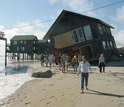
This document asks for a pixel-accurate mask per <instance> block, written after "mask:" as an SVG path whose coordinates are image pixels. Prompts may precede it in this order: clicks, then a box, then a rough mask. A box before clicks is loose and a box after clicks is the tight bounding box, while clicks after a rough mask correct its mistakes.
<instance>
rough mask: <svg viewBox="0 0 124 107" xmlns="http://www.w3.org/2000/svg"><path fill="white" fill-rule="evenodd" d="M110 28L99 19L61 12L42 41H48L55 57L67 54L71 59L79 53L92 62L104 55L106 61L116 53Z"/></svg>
mask: <svg viewBox="0 0 124 107" xmlns="http://www.w3.org/2000/svg"><path fill="white" fill-rule="evenodd" d="M111 28H112V29H114V27H113V26H111V25H109V24H107V23H105V22H103V21H101V20H99V19H96V18H92V17H89V16H85V15H82V14H78V13H74V12H70V11H66V10H63V11H62V12H61V14H60V15H59V17H58V18H57V19H56V21H55V22H54V24H53V25H52V26H51V28H50V29H49V31H48V32H47V33H46V35H45V36H44V39H45V40H50V45H51V47H52V50H53V53H55V55H56V56H58V54H62V53H67V54H68V55H69V56H70V57H71V58H72V57H73V55H78V54H79V53H80V54H81V55H86V56H87V58H88V60H91V61H93V60H97V59H98V57H99V55H100V54H101V53H104V54H105V57H106V58H107V59H108V58H109V57H110V56H111V55H112V54H115V53H116V44H115V40H114V37H113V36H112V33H111V30H110V29H111Z"/></svg>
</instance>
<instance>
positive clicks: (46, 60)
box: [45, 55, 48, 67]
mask: <svg viewBox="0 0 124 107" xmlns="http://www.w3.org/2000/svg"><path fill="white" fill-rule="evenodd" d="M45 63H46V67H48V55H46V58H45Z"/></svg>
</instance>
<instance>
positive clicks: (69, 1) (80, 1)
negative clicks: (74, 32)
mask: <svg viewBox="0 0 124 107" xmlns="http://www.w3.org/2000/svg"><path fill="white" fill-rule="evenodd" d="M49 2H50V3H51V4H52V5H53V4H55V3H59V4H60V3H61V4H62V5H64V6H66V7H69V8H70V9H71V10H73V11H76V12H84V11H87V10H91V9H93V8H94V5H93V2H91V1H89V0H49ZM83 14H86V15H90V16H94V17H96V16H97V14H96V13H95V12H93V11H90V12H87V13H83Z"/></svg>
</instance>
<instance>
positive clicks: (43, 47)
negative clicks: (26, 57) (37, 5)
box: [38, 40, 49, 54]
mask: <svg viewBox="0 0 124 107" xmlns="http://www.w3.org/2000/svg"><path fill="white" fill-rule="evenodd" d="M38 54H49V43H48V41H47V40H39V41H38Z"/></svg>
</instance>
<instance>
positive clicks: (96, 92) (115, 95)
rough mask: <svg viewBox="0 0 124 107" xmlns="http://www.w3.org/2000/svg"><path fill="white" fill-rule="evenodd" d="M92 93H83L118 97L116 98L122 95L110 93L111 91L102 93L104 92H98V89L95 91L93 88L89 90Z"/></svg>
mask: <svg viewBox="0 0 124 107" xmlns="http://www.w3.org/2000/svg"><path fill="white" fill-rule="evenodd" d="M89 91H91V92H93V93H90V92H85V94H94V95H102V96H110V97H118V98H122V97H124V95H117V94H111V93H104V92H99V91H95V90H89Z"/></svg>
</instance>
